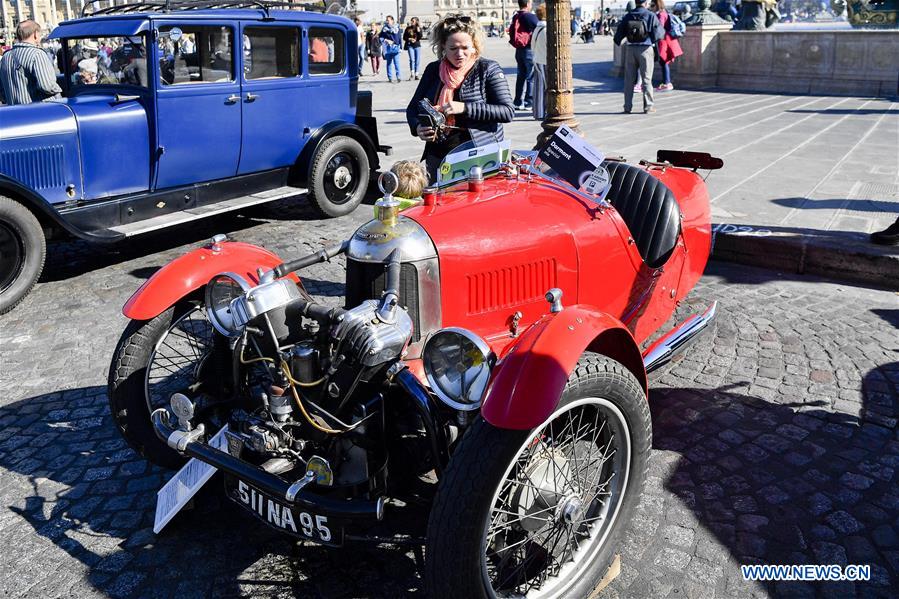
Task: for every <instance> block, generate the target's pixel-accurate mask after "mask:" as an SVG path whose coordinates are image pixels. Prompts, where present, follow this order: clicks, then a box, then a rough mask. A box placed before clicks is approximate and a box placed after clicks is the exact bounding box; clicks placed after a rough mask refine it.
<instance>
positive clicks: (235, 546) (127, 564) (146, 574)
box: [0, 387, 419, 597]
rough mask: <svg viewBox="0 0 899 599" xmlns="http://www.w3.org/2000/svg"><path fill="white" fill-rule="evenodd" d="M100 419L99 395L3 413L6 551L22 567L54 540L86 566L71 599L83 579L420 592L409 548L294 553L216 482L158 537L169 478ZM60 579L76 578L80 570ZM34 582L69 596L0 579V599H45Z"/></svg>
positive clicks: (277, 592)
mask: <svg viewBox="0 0 899 599" xmlns="http://www.w3.org/2000/svg"><path fill="white" fill-rule="evenodd" d="M108 411H109V408H108V404H107V401H106V389H105V388H104V387H88V388H81V389H70V390H67V391H63V392H58V393H48V394H46V395H41V396H37V397H32V398H30V399H26V400H22V401H19V402H15V403H13V404H10V405H6V406H3V407H2V408H0V427H2V428H0V468H2V469H3V470H4V471H5V472H8V474H4V477H3V484H2V485H0V529H5V528H7V527H10V529H9V530H11V531H14V532H13V533H12V534H8V533H7V534H6V536H5V537H4V545H5V547H6V548H5V549H4V551H6V552H7V554H8V555H19V556H21V558H20V559H27V556H28V555H32V554H35V553H38V552H41V551H47V550H48V544H47V543H46V541H47V540H49V541H52V543H53V545H54V546H55V548H57V549H59V550H62V551H64V552H65V553H67V554H68V555H69V556H71V557H72V558H74V559H75V560H77V561H78V562H80V564H81V565H82V566H83V567H84V569H83V572H84V573H83V574H82V576H83V578H78V579H74V580H72V582H73V583H74V585H72V589H71V592H70V593H69V595H68V596H78V595H81V594H83V589H84V587H85V584H86V583H85V580H86V581H87V584H88V585H89V586H92V587H93V588H95V589H96V590H97V591H99V592H101V593H103V594H106V595H108V596H112V597H130V596H135V595H140V596H176V597H186V596H210V595H212V594H213V593H214V594H215V595H216V596H219V597H222V596H224V597H232V596H245V595H254V596H260V597H272V596H289V597H294V596H295V597H334V596H337V595H338V594H340V595H345V594H346V593H347V592H349V593H351V594H354V595H355V596H362V595H366V594H370V589H382V590H383V592H384V595H383V596H394V597H396V596H405V595H409V594H411V593H414V592H415V591H416V590H417V589H418V586H419V580H418V575H417V571H416V567H415V563H414V559H413V558H412V556H411V555H407V554H406V550H405V549H399V548H396V547H392V546H384V545H382V546H379V547H377V548H373V547H371V546H366V545H358V544H357V545H348V546H346V547H344V548H343V549H341V550H336V551H335V550H329V549H325V548H322V547H319V546H316V545H312V544H300V545H297V544H296V543H294V542H292V541H291V539H289V538H287V537H285V536H283V535H280V534H278V533H276V532H274V531H272V530H270V529H268V528H267V527H265V525H263V524H261V523H259V522H258V521H257V520H255V519H254V518H253V517H252V515H250V514H246V513H244V512H243V511H242V510H241V509H240V508H239V507H238V506H235V505H233V504H232V503H231V502H230V501H228V500H227V499H226V498H225V497H224V494H223V492H222V489H221V484H222V483H221V479H220V478H219V477H218V476H216V477H213V479H212V480H210V481H209V482H208V483H207V484H206V486H205V487H204V488H203V489H202V490H201V491H200V493H199V494H198V495H197V496H196V497H195V498H194V507H193V508H192V509H190V510H188V511H185V512H182V513H181V514H179V515H178V516H176V518H175V519H174V520H173V521H172V522H171V523H170V524H169V525H168V526H167V527H166V529H165V530H163V531H162V533H161V534H160V535H158V536H157V535H154V534H153V532H152V527H153V518H154V513H155V504H156V491H157V490H158V489H159V488H160V486H161V485H162V484H163V482H164V481H165V480H166V479H167V478H168V477H169V473H168V472H166V471H163V470H161V469H159V468H156V467H154V466H150V465H148V463H147V462H146V461H144V460H143V459H142V458H141V457H140V456H138V455H137V454H136V453H135V452H134V451H133V450H131V449H130V448H129V447H128V446H127V444H126V443H125V442H124V441H123V440H122V439H121V438H120V437H119V435H118V433H117V431H116V430H115V428H114V426H113V424H112V420H111V418H110V416H109V415H108ZM20 519H24V520H25V521H26V522H27V523H28V524H29V525H30V526H29V527H22V526H21V525H20V524H19V523H18V522H17V521H20ZM34 533H36V536H35V534H34ZM50 551H51V552H52V551H53V549H52V548H51V549H50ZM52 561H53V560H52V559H50V558H48V559H45V560H42V563H51V562H52ZM57 562H58V560H57ZM66 572H67V573H68V575H69V576H71V573H72V572H75V573H76V576H77V573H78V569H77V568H72V567H70V566H67V570H66ZM34 574H35V577H37V576H39V574H38V573H34ZM40 574H42V575H43V576H46V575H47V573H46V572H43V573H40ZM351 574H352V581H351V582H347V578H348V577H350V575H351ZM36 583H37V584H36ZM42 584H47V585H48V587H49V588H48V589H46V593H47V594H51V593H52V594H53V595H54V596H57V595H59V596H66V595H65V593H64V592H62V591H64V590H65V587H63V588H60V586H59V584H60V579H59V578H57V577H53V576H50V577H49V578H48V579H47V580H46V582H45V583H41V582H40V578H30V577H29V576H27V575H24V576H23V575H20V574H17V575H16V576H13V577H10V578H9V579H8V580H5V581H4V586H5V589H4V592H5V593H8V594H10V595H13V596H19V595H26V594H27V595H30V596H44V594H45V593H44V592H43V590H42V588H41V585H42ZM367 589H369V590H367ZM61 592H62V595H60V593H61Z"/></svg>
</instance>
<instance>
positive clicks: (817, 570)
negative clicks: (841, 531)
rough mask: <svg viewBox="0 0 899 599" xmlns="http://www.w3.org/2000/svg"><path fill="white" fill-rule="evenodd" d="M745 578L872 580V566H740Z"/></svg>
mask: <svg viewBox="0 0 899 599" xmlns="http://www.w3.org/2000/svg"><path fill="white" fill-rule="evenodd" d="M740 571H741V572H742V573H743V580H798V581H816V580H831V581H838V580H850V581H859V580H871V566H860V565H854V564H849V565H848V566H846V567H845V568H843V567H840V566H838V565H836V564H832V565H824V566H821V565H816V564H798V565H792V566H787V565H774V566H757V565H752V566H740Z"/></svg>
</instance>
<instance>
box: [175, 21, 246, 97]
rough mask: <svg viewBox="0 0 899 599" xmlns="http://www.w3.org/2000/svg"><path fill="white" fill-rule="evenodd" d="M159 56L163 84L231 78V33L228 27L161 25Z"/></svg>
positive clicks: (232, 54) (232, 72) (218, 80)
mask: <svg viewBox="0 0 899 599" xmlns="http://www.w3.org/2000/svg"><path fill="white" fill-rule="evenodd" d="M158 58H159V78H160V80H161V82H162V84H163V85H186V84H191V83H218V82H226V81H233V80H234V33H233V31H232V29H231V28H230V27H217V26H210V25H203V26H197V25H190V24H185V25H164V26H162V27H160V28H159V56H158Z"/></svg>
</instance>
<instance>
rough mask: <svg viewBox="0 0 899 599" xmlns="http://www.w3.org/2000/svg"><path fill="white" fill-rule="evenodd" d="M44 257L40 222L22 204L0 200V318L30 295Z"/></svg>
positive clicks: (44, 251)
mask: <svg viewBox="0 0 899 599" xmlns="http://www.w3.org/2000/svg"><path fill="white" fill-rule="evenodd" d="M46 254H47V246H46V241H45V240H44V231H43V229H42V228H41V224H40V222H38V220H37V219H36V218H35V217H34V215H33V214H32V213H31V211H29V210H28V209H27V208H25V206H23V205H22V204H20V203H18V202H16V201H15V200H11V199H10V198H7V197H3V196H0V314H4V313H6V312H9V311H10V310H12V309H13V308H15V307H16V305H17V304H18V303H19V302H20V301H22V298H24V297H25V296H26V295H27V294H28V292H29V291H31V288H32V287H34V284H35V283H37V279H38V277H39V276H40V275H41V271H42V270H43V269H44V258H45V257H46Z"/></svg>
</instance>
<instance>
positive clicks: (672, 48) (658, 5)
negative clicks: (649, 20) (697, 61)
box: [649, 0, 684, 92]
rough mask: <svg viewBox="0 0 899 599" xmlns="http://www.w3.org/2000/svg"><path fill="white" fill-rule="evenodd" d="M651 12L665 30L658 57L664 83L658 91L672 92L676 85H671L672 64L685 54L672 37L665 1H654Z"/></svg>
mask: <svg viewBox="0 0 899 599" xmlns="http://www.w3.org/2000/svg"><path fill="white" fill-rule="evenodd" d="M649 8H650V10H652V12H654V13H656V16H658V17H659V24H660V25H661V26H662V29H664V30H665V37H664V38H662V39H660V40H659V44H658V55H659V64H660V65H661V67H662V83H661V85H659V86H658V87H657V88H656V89H657V90H658V91H660V92H663V91H671V90H672V89H674V85H673V84H672V83H671V63H672V62H674V59H675V58H677V57H678V56H680V55H681V54H683V53H684V51H683V50H682V49H681V47H680V42H679V41H677V38H676V37H673V36H672V35H671V16H670V15H669V14H668V11H667V10H665V0H652V2H651V3H650V4H649Z"/></svg>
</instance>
